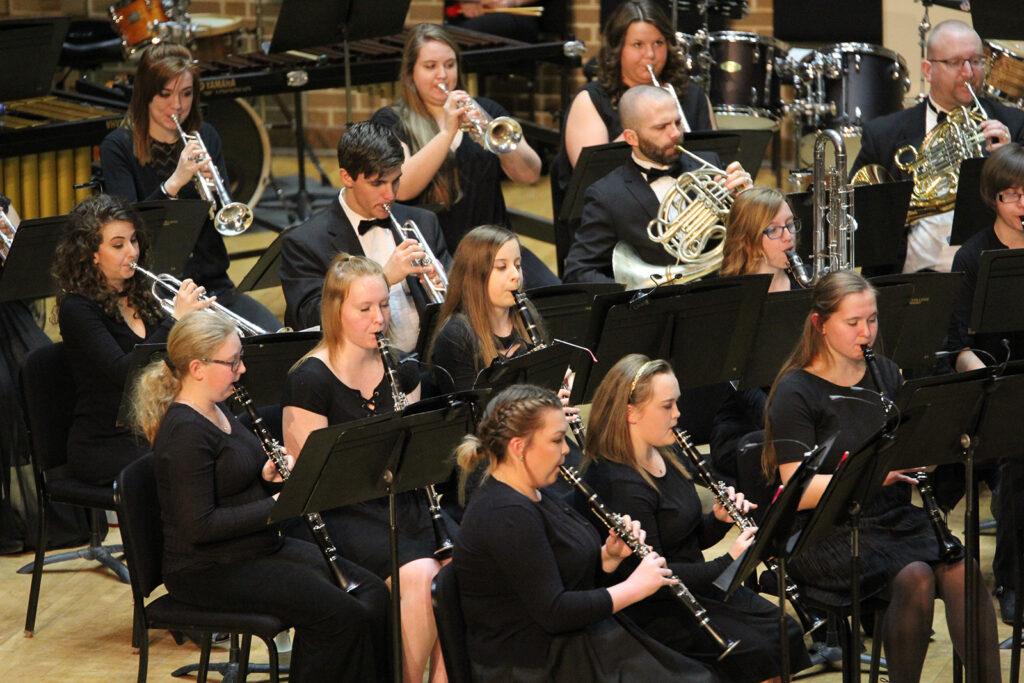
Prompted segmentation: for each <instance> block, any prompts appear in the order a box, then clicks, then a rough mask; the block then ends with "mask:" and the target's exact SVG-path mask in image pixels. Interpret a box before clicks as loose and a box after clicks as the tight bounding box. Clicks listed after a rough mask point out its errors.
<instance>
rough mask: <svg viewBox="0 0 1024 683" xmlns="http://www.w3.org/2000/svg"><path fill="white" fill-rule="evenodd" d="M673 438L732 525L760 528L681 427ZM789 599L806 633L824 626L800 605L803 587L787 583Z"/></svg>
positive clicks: (772, 563) (768, 562)
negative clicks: (737, 502) (737, 504)
mask: <svg viewBox="0 0 1024 683" xmlns="http://www.w3.org/2000/svg"><path fill="white" fill-rule="evenodd" d="M672 435H673V436H674V437H675V440H676V444H677V445H678V446H679V449H680V450H681V451H682V452H683V455H685V456H686V457H687V458H689V460H690V462H691V463H692V464H693V467H694V470H696V473H697V478H698V479H700V481H701V483H702V484H704V486H705V487H706V488H707V489H708V490H709V491H711V495H712V497H714V499H715V502H716V503H718V504H719V505H721V506H722V507H723V508H724V509H725V511H726V512H727V513H729V516H730V517H731V518H732V520H733V522H735V523H736V526H738V527H739V528H740V529H741V530H744V529H751V528H753V527H756V526H757V524H756V523H755V522H754V520H752V519H751V518H750V517H748V516H747V515H745V514H743V512H742V511H741V510H740V509H739V508H738V507H736V503H734V502H733V501H732V499H731V498H729V490H728V488H727V487H726V485H725V482H724V481H722V480H721V479H717V478H716V477H715V475H714V473H712V471H711V468H710V467H709V466H708V462H707V460H705V459H704V456H703V455H701V453H700V451H698V450H697V448H696V446H694V445H693V440H692V439H691V438H690V435H689V433H688V432H686V430H684V429H679V428H678V427H673V428H672ZM765 566H766V567H767V568H768V570H769V571H771V572H772V574H775V573H776V572H777V571H778V563H777V562H775V560H772V559H768V560H766V561H765ZM786 599H787V600H789V604H790V605H792V606H793V611H794V612H796V616H797V619H799V620H800V624H801V626H803V629H804V632H806V633H810V632H811V631H813V630H814V629H816V628H818V627H819V626H821V625H822V624H823V623H825V620H824V619H822V618H821V617H812V616H811V615H810V613H809V612H808V611H807V608H805V607H804V606H803V603H802V602H801V601H800V587H799V586H797V585H796V583H794V582H793V580H792V579H787V580H786Z"/></svg>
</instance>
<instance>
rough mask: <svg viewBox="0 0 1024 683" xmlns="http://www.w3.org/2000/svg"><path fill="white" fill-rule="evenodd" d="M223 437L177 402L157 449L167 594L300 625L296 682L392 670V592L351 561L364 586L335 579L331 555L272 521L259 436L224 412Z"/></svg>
mask: <svg viewBox="0 0 1024 683" xmlns="http://www.w3.org/2000/svg"><path fill="white" fill-rule="evenodd" d="M222 412H223V413H224V414H225V416H227V418H228V422H229V424H230V425H231V431H230V432H228V433H225V432H223V431H221V430H220V429H219V428H218V427H217V426H216V425H214V424H213V423H212V422H210V421H209V420H208V419H206V418H205V417H203V416H202V415H200V414H199V413H198V412H196V411H195V410H193V409H192V408H191V407H189V406H187V405H185V404H182V403H172V404H171V406H170V408H169V409H168V411H167V415H166V416H165V417H164V419H163V422H162V423H161V425H160V431H159V433H158V434H157V437H156V440H155V442H154V444H153V450H154V452H155V453H156V463H155V465H156V480H157V495H158V496H159V498H160V507H161V519H162V522H163V533H164V557H163V575H164V583H165V584H166V585H167V590H168V592H169V593H170V594H171V595H172V596H173V597H175V598H177V599H178V600H181V601H183V602H187V603H190V604H194V605H199V606H202V607H207V608H213V609H227V610H239V609H244V610H247V611H256V612H266V613H269V614H273V615H275V616H277V617H278V618H280V619H281V620H282V621H284V622H285V623H286V624H288V625H290V626H294V627H295V633H296V636H295V645H294V648H293V650H292V659H291V680H293V681H307V682H308V681H324V682H325V683H326V682H327V681H342V680H344V681H352V682H353V683H356V682H362V681H370V680H381V674H382V673H384V672H385V671H386V670H387V666H386V662H387V646H386V643H387V616H386V615H387V604H388V590H387V587H386V586H385V585H384V584H383V582H381V581H380V580H378V579H377V578H376V577H374V576H372V575H371V574H370V573H369V572H368V571H366V570H365V569H363V568H361V567H357V566H356V565H354V564H352V563H351V562H346V561H345V560H344V559H343V560H341V562H342V563H343V564H344V567H343V569H342V570H343V572H344V573H345V575H346V577H348V578H350V579H351V580H353V581H357V582H359V584H360V586H359V590H358V591H356V592H355V593H346V592H345V591H343V590H341V588H339V587H338V586H337V585H335V583H334V579H333V577H332V574H331V572H330V570H329V569H328V566H327V563H326V562H325V561H324V557H323V554H322V553H321V552H320V550H319V549H318V548H316V547H315V546H313V545H312V544H310V543H306V542H304V541H300V540H297V539H293V538H289V539H285V538H282V536H281V533H280V532H279V531H278V529H277V527H276V526H268V525H267V517H268V515H269V514H270V510H271V508H272V507H273V505H274V499H273V498H271V497H270V496H271V493H273V491H274V490H276V489H277V488H278V485H276V484H269V483H267V482H266V481H264V480H263V477H262V476H261V470H262V467H263V465H264V463H265V462H266V455H264V453H263V450H262V448H261V447H260V444H259V442H258V441H257V440H256V437H255V436H253V434H252V432H250V431H249V430H247V429H245V428H244V427H242V425H241V424H239V423H238V421H237V420H235V419H234V418H232V417H231V416H230V414H229V413H228V412H227V411H225V410H223V409H222Z"/></svg>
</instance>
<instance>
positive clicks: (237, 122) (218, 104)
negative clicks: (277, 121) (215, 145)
mask: <svg viewBox="0 0 1024 683" xmlns="http://www.w3.org/2000/svg"><path fill="white" fill-rule="evenodd" d="M203 119H204V120H206V121H209V122H210V124H211V125H213V127H214V128H216V129H217V132H218V133H219V134H220V140H221V145H222V147H223V150H224V160H225V162H226V163H227V166H228V180H229V181H230V184H231V186H230V187H229V188H228V191H229V192H230V193H231V198H232V199H233V200H234V201H237V202H242V203H244V204H247V205H249V206H251V207H255V206H256V205H257V204H258V203H259V201H260V197H262V196H263V191H264V190H265V189H266V188H267V185H268V183H269V182H270V138H269V137H268V136H267V131H266V129H265V128H264V127H263V120H262V119H260V117H259V115H257V114H256V111H255V110H254V109H253V108H252V107H251V106H250V105H249V103H248V102H246V101H245V100H215V101H213V102H210V103H208V104H207V105H206V111H205V112H204V113H203Z"/></svg>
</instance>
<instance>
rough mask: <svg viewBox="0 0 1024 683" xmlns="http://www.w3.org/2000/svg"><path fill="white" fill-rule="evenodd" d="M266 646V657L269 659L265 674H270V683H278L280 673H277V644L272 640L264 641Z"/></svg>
mask: <svg viewBox="0 0 1024 683" xmlns="http://www.w3.org/2000/svg"><path fill="white" fill-rule="evenodd" d="M263 642H264V643H266V644H267V655H268V657H269V669H270V671H268V672H267V673H269V674H270V683H278V681H279V675H280V672H279V671H278V665H279V663H278V659H277V643H275V642H274V639H273V638H270V639H269V640H264V641H263Z"/></svg>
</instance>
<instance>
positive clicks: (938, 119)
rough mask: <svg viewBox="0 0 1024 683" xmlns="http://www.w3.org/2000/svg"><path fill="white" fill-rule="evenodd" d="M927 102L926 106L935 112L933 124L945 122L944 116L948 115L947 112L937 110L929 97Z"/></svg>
mask: <svg viewBox="0 0 1024 683" xmlns="http://www.w3.org/2000/svg"><path fill="white" fill-rule="evenodd" d="M927 102H928V108H929V109H931V110H932V111H933V112H935V125H938V124H940V123H945V122H946V117H947V116H948V114H947V113H946V112H944V111H939V110H938V108H937V107H936V106H935V105H934V104H932V101H931V99H929V100H927Z"/></svg>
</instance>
